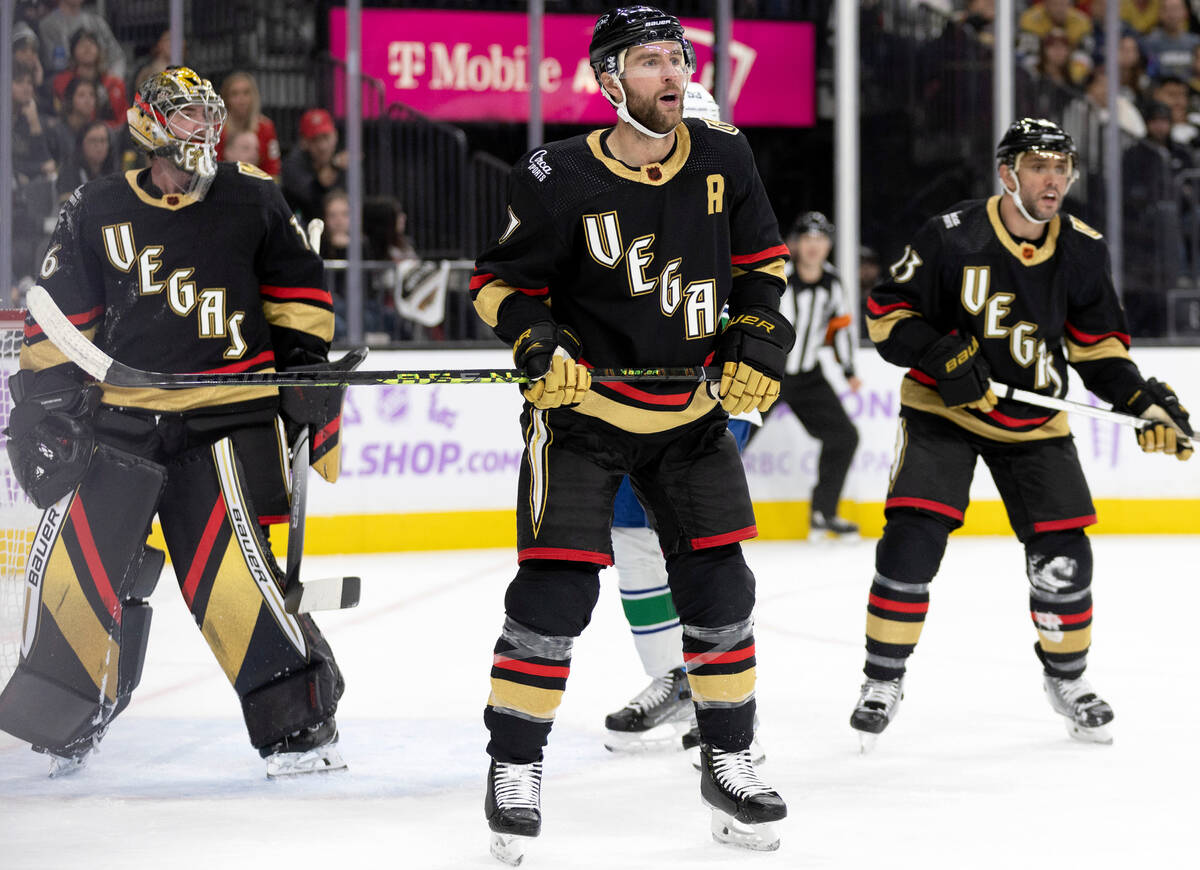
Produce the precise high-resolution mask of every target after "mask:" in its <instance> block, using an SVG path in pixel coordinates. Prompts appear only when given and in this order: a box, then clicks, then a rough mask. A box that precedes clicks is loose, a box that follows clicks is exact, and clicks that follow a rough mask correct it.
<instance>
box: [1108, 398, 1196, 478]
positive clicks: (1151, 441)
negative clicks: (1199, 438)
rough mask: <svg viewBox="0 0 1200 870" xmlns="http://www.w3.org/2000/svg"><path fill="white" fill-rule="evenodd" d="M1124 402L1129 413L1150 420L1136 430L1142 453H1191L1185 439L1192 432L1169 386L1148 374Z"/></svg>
mask: <svg viewBox="0 0 1200 870" xmlns="http://www.w3.org/2000/svg"><path fill="white" fill-rule="evenodd" d="M1124 406H1125V409H1126V410H1127V411H1129V412H1130V413H1132V414H1137V416H1139V417H1142V418H1144V419H1146V420H1153V421H1154V423H1153V425H1151V426H1147V427H1146V428H1144V429H1139V430H1138V432H1137V439H1138V445H1139V446H1140V447H1141V448H1142V452H1143V453H1172V454H1174V455H1175V458H1176V459H1179V460H1181V461H1182V460H1187V459H1188V458H1190V457H1191V455H1192V452H1193V449H1192V443H1191V441H1190V440H1188V439H1190V438H1191V437H1192V435H1193V432H1192V426H1191V423H1190V422H1189V421H1188V412H1187V408H1185V407H1183V405H1181V404H1179V397H1178V396H1177V395H1175V391H1174V390H1172V389H1171V388H1170V386H1168V385H1167V384H1164V383H1163V382H1162V381H1159V380H1155V379H1154V378H1150V379H1149V380H1148V381H1146V383H1144V384H1143V385H1142V387H1141V389H1139V390H1137V391H1136V392H1134V394H1133V395H1132V396H1130V397H1129V398H1128V399H1126V400H1125V402H1124ZM1181 436H1186V438H1183V437H1181Z"/></svg>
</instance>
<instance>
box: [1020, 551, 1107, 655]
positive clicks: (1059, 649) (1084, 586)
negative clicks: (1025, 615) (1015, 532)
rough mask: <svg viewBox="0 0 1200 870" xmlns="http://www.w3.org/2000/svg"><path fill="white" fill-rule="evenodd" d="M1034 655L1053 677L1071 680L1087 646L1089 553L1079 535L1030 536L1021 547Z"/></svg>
mask: <svg viewBox="0 0 1200 870" xmlns="http://www.w3.org/2000/svg"><path fill="white" fill-rule="evenodd" d="M1025 570H1026V574H1027V576H1028V577H1029V613H1030V616H1031V617H1032V619H1033V624H1034V626H1036V628H1037V633H1038V640H1037V643H1036V644H1035V645H1034V650H1035V652H1036V653H1037V656H1038V658H1039V659H1040V660H1041V662H1042V664H1043V665H1044V666H1045V671H1046V673H1047V674H1049V675H1050V676H1052V677H1065V678H1068V679H1074V678H1076V677H1078V676H1080V675H1081V674H1082V673H1083V671H1084V668H1086V667H1087V653H1088V647H1089V646H1090V645H1091V642H1092V547H1091V543H1090V542H1089V541H1088V539H1087V536H1086V535H1085V534H1084V533H1083V531H1082V530H1079V529H1071V530H1069V531H1062V532H1046V533H1044V534H1040V535H1034V536H1033V537H1032V538H1030V539H1029V540H1028V541H1026V543H1025Z"/></svg>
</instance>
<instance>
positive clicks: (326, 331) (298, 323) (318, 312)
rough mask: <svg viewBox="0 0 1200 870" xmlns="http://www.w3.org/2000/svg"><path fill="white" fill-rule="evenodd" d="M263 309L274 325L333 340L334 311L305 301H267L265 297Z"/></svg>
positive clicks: (269, 321)
mask: <svg viewBox="0 0 1200 870" xmlns="http://www.w3.org/2000/svg"><path fill="white" fill-rule="evenodd" d="M262 310H263V314H264V315H266V318H267V322H268V323H270V324H271V325H272V326H282V327H285V328H287V329H294V330H296V331H297V332H306V333H308V334H309V335H315V336H316V337H317V338H319V339H321V340H322V341H327V342H328V341H333V312H332V311H327V310H325V309H324V308H317V307H316V306H315V305H309V304H307V303H305V302H267V301H266V300H265V299H264V300H263V303H262Z"/></svg>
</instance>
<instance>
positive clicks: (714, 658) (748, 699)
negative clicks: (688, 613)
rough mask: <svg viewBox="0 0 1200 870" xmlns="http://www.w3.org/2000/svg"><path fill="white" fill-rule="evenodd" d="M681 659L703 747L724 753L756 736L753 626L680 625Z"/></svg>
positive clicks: (746, 623)
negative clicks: (706, 626) (704, 745)
mask: <svg viewBox="0 0 1200 870" xmlns="http://www.w3.org/2000/svg"><path fill="white" fill-rule="evenodd" d="M683 660H684V662H685V663H686V665H687V672H688V685H690V686H691V689H692V700H693V701H694V702H695V704H696V721H697V723H698V724H699V726H700V734H701V736H702V739H703V741H704V742H705V743H709V744H712V745H713V746H716V747H717V748H718V749H723V750H725V751H727V752H736V751H738V750H742V749H746V748H747V747H749V745H750V741H751V740H752V739H753V738H754V681H755V659H754V623H753V620H751V619H746V620H743V621H742V622H738V623H734V624H732V625H724V626H719V627H715V628H705V627H702V626H697V625H685V626H684V627H683Z"/></svg>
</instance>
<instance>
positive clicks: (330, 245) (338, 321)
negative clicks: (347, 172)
mask: <svg viewBox="0 0 1200 870" xmlns="http://www.w3.org/2000/svg"><path fill="white" fill-rule="evenodd" d="M324 215H325V218H324V219H325V232H324V234H323V235H322V236H321V249H320V254H321V259H323V260H345V259H347V258H348V257H349V252H350V198H349V197H348V196H347V195H346V192H345V191H344V190H340V189H339V190H332V191H330V192H329V193H328V194H326V195H325V199H324ZM361 251H362V258H363V259H364V260H378V259H382V256H381V252H379V251H376V250H375V249H374V248H373V246H372V245H371V240H370V238H369V237H368V235H367V234H366V233H364V234H363V239H362V248H361ZM367 274H373V273H371V272H370V271H368V272H367ZM373 284H374V282H371V286H364V288H363V291H364V292H363V295H364V298H363V332H364V333H366V334H367V340H368V341H387V340H388V339H389V338H391V336H392V334H393V332H394V330H395V328H396V312H395V311H394V310H391V309H390V307H389V306H388V305H387V304H386V302H385V301H383V299H382V298H381V294H380V293H379V292H377V289H378V288H376V287H374V286H373ZM325 286H326V289H328V290H329V293H330V295H331V296H332V297H333V317H334V324H333V336H334V340H335V341H336V340H337V339H339V338H345V337H346V334H347V322H346V310H347V308H346V305H347V303H346V270H345V269H344V268H342V269H339V268H334V267H333V266H327V267H326V269H325Z"/></svg>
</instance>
